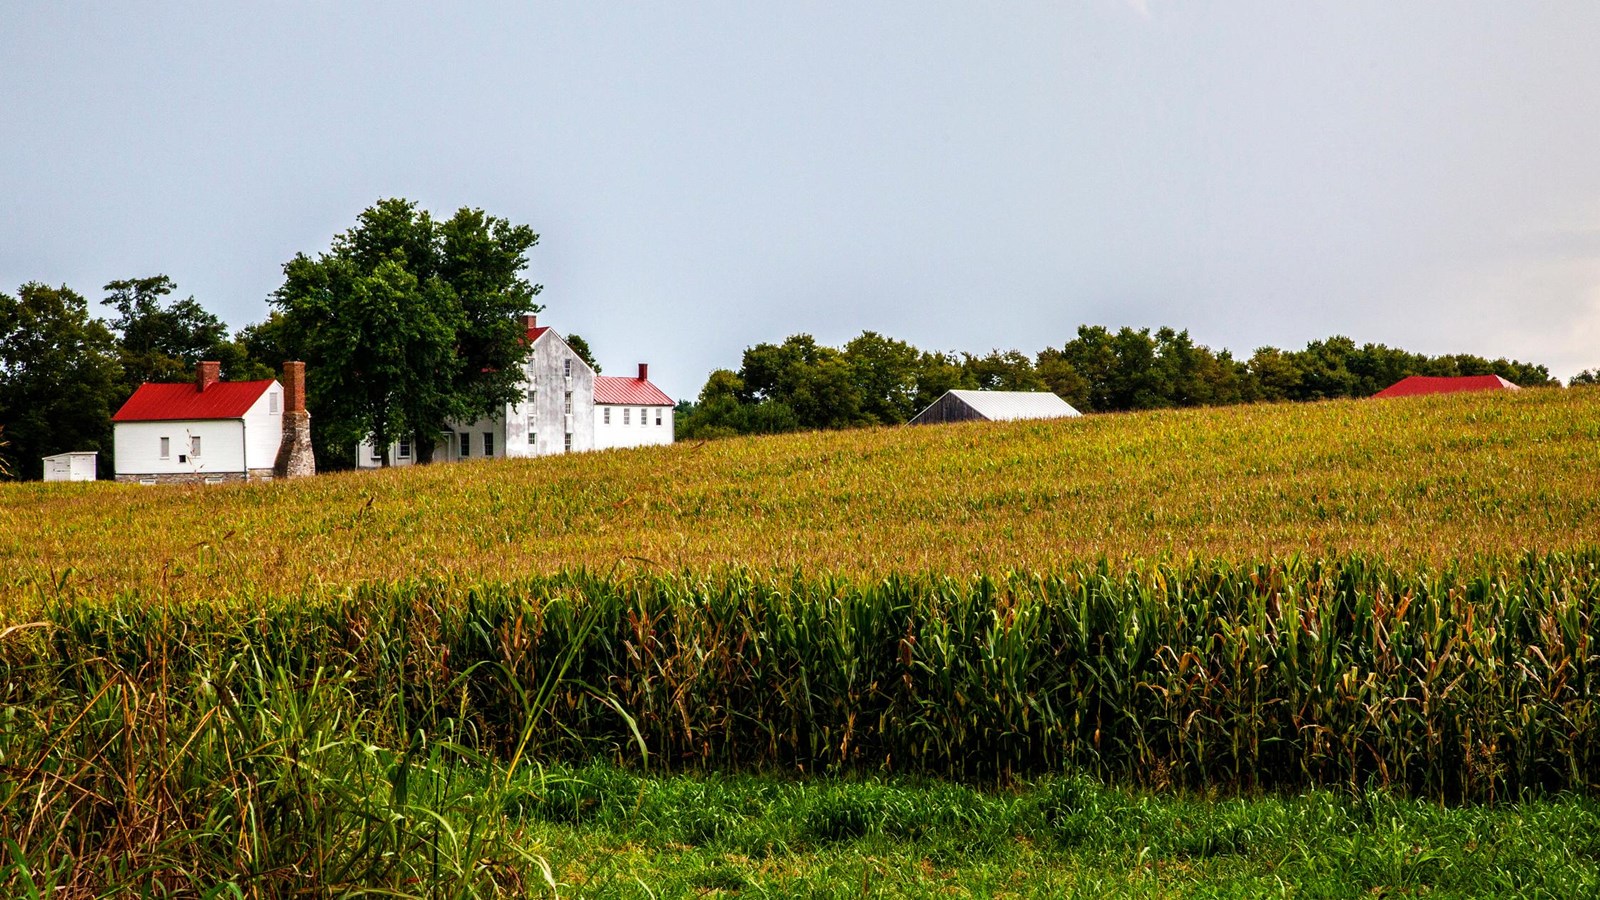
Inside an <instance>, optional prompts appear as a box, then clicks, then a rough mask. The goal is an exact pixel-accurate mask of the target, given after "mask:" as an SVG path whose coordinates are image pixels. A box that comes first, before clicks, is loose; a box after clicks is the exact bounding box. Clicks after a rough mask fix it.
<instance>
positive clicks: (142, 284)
mask: <svg viewBox="0 0 1600 900" xmlns="http://www.w3.org/2000/svg"><path fill="white" fill-rule="evenodd" d="M105 289H106V298H105V300H103V301H101V302H102V303H104V304H105V305H107V306H110V307H111V308H112V309H114V310H116V312H117V315H116V317H115V318H113V319H112V320H111V321H110V323H109V325H110V327H111V329H112V330H113V331H115V332H116V333H117V337H118V341H117V349H118V357H119V359H120V360H121V362H122V371H123V381H124V382H126V383H127V384H128V385H129V389H130V390H131V389H132V388H133V387H137V386H138V385H140V384H143V383H144V382H147V381H168V382H171V381H186V380H188V379H190V378H193V377H194V367H195V363H198V362H199V361H201V360H202V359H207V360H216V361H217V362H220V363H222V377H223V378H225V379H227V380H228V381H254V380H258V379H262V378H271V377H272V375H273V371H274V368H275V366H276V365H277V364H278V363H279V362H281V361H282V360H279V359H272V358H271V357H267V358H252V357H251V355H250V354H249V352H248V350H247V349H246V348H245V347H244V346H243V345H242V344H241V343H239V342H237V341H234V340H230V339H229V337H228V326H227V325H225V324H224V323H223V321H222V320H221V319H219V318H217V317H216V315H214V314H212V313H210V312H208V311H207V310H206V309H205V307H203V306H201V305H200V304H199V303H198V302H197V301H196V300H195V299H194V298H193V297H189V298H187V299H184V300H177V301H173V302H171V303H168V304H165V305H164V304H163V298H164V297H166V296H167V295H169V294H171V293H172V292H173V291H174V290H176V289H177V285H176V284H174V283H173V281H172V279H171V278H168V277H167V276H165V275H155V276H152V277H149V278H129V279H124V280H121V281H113V282H111V283H110V284H108V285H106V286H105Z"/></svg>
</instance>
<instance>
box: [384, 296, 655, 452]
mask: <svg viewBox="0 0 1600 900" xmlns="http://www.w3.org/2000/svg"><path fill="white" fill-rule="evenodd" d="M522 323H523V326H524V328H525V329H526V333H527V341H528V345H529V350H528V357H527V359H526V360H524V362H523V370H522V383H521V384H520V385H519V387H518V397H517V400H516V401H515V402H513V403H508V404H506V405H505V406H504V408H502V409H500V410H497V411H496V413H495V415H493V416H490V417H488V418H483V419H479V420H478V421H476V422H452V423H451V424H450V426H449V428H448V429H447V430H445V431H444V432H442V433H441V434H440V435H439V439H438V442H437V443H436V444H434V447H433V459H434V461H435V462H444V461H455V460H463V459H479V458H488V459H499V458H504V457H524V456H546V455H549V454H553V453H572V452H576V451H579V450H601V449H606V448H609V447H637V446H641V445H644V444H670V443H672V405H673V404H672V400H671V399H670V398H669V397H667V395H666V394H664V393H662V392H661V389H660V388H657V387H656V386H655V385H653V384H651V383H650V381H649V378H648V377H647V376H648V374H649V373H648V369H647V367H646V366H644V365H640V366H639V377H638V378H613V377H609V376H605V375H596V374H595V371H594V369H593V368H591V367H590V366H589V364H588V363H586V362H584V361H583V357H581V356H579V355H578V354H577V352H576V351H574V350H573V349H572V348H571V347H570V346H568V345H567V342H566V340H564V339H563V338H562V337H561V335H560V334H559V333H557V332H556V330H555V329H553V328H550V327H548V326H541V325H540V324H539V320H538V317H537V316H523V317H522ZM416 460H417V452H416V448H414V447H412V446H411V442H410V441H409V440H402V441H396V442H395V443H393V444H392V445H390V447H389V464H390V465H394V466H409V465H412V464H413V463H415V462H416ZM356 465H357V466H358V467H360V468H364V469H370V468H376V467H378V466H381V465H383V459H382V457H381V456H380V454H379V453H378V450H377V448H376V447H374V446H373V445H372V444H371V443H370V442H368V441H363V442H361V444H360V445H358V446H357V447H356Z"/></svg>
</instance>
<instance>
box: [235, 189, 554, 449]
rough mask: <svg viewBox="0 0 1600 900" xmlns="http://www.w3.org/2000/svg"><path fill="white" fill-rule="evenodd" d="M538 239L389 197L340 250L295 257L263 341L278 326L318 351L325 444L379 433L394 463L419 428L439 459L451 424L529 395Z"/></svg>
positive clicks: (376, 437)
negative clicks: (394, 454) (522, 389)
mask: <svg viewBox="0 0 1600 900" xmlns="http://www.w3.org/2000/svg"><path fill="white" fill-rule="evenodd" d="M537 242H538V235H536V234H534V233H533V231H532V230H531V229H529V228H528V227H527V226H523V225H512V224H511V223H509V222H507V221H506V220H504V219H498V218H495V217H493V216H486V215H484V213H483V212H482V211H481V210H474V209H466V208H463V209H461V210H459V211H457V212H456V214H455V215H454V216H452V217H451V218H449V219H448V220H445V221H442V222H440V221H435V220H434V219H433V217H432V216H430V215H429V214H428V213H427V212H426V211H420V210H418V209H417V208H416V205H415V204H413V203H411V202H409V201H406V200H400V199H390V200H382V201H380V202H378V203H377V204H376V205H374V206H372V207H369V208H368V209H366V210H365V211H363V212H362V213H361V215H360V217H359V219H358V221H357V224H356V226H355V227H354V228H352V229H351V230H349V231H347V232H345V233H343V234H340V235H338V236H337V237H335V238H334V241H333V246H332V248H331V249H330V250H329V251H328V252H326V253H323V254H321V255H320V256H318V257H317V258H316V259H312V258H310V257H308V256H305V255H304V254H301V255H298V256H296V257H295V258H294V259H293V260H291V261H289V262H288V263H286V264H285V265H284V283H283V286H282V287H280V288H279V289H278V290H277V292H276V293H275V294H274V295H273V301H272V302H273V304H274V305H275V306H276V307H277V309H278V310H279V311H280V312H281V314H282V319H281V320H280V321H279V323H278V324H271V323H272V320H269V323H268V324H267V325H266V327H264V328H263V329H262V330H261V331H258V332H256V333H254V334H252V335H250V336H249V337H250V338H251V339H253V340H259V341H267V342H270V341H272V340H273V339H274V333H276V335H277V336H278V339H279V340H281V341H282V342H283V343H286V344H288V345H290V347H291V349H293V350H295V351H297V352H296V354H295V355H297V356H298V357H300V358H302V359H304V360H305V362H306V364H307V381H308V384H307V394H308V399H307V403H308V408H309V409H310V411H311V413H312V416H313V418H314V419H315V420H316V421H317V423H318V424H317V428H316V429H314V431H313V434H314V436H315V438H316V440H317V442H318V448H319V451H334V452H337V451H336V450H335V448H338V447H353V446H354V445H355V443H356V442H357V441H360V440H363V439H366V440H371V441H372V442H373V443H374V445H375V446H376V447H378V448H379V452H380V454H382V456H383V457H384V459H385V460H387V456H388V448H389V446H390V444H391V443H392V442H393V441H395V440H397V439H399V438H401V437H408V438H410V439H411V440H412V441H413V443H414V446H415V447H416V453H417V459H418V460H419V461H421V462H427V461H429V460H430V459H431V458H432V455H433V448H434V445H435V442H436V439H437V437H438V435H439V433H440V432H441V431H442V430H444V428H445V426H446V424H447V423H448V422H450V421H460V420H467V421H470V420H473V419H477V418H479V417H481V416H485V415H490V414H492V413H493V412H494V411H495V410H496V408H497V407H499V406H501V405H503V404H505V403H508V402H510V401H512V400H513V399H514V398H515V396H516V388H517V384H518V382H519V380H520V378H521V374H522V373H521V367H522V363H523V359H524V357H525V356H526V352H527V348H526V346H525V341H524V340H523V338H522V334H521V325H520V323H519V322H518V316H520V315H521V314H524V313H530V312H537V311H538V310H539V309H540V307H539V306H537V305H536V304H535V303H534V302H533V298H534V296H535V295H537V294H538V292H539V287H538V286H537V285H533V284H530V283H529V282H528V281H527V280H526V279H524V278H523V277H522V274H521V273H522V271H523V269H525V268H526V267H527V259H526V253H527V251H528V250H529V249H530V248H532V247H533V246H534V245H535V244H536V243H537ZM321 455H322V454H321V453H319V456H321ZM340 455H342V454H340Z"/></svg>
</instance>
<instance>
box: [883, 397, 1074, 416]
mask: <svg viewBox="0 0 1600 900" xmlns="http://www.w3.org/2000/svg"><path fill="white" fill-rule="evenodd" d="M947 398H948V399H950V400H954V401H955V402H957V403H960V404H961V405H962V406H965V407H966V408H967V409H969V410H971V411H972V412H973V413H974V415H973V416H971V418H979V419H987V420H989V421H991V422H1009V421H1013V420H1017V419H1068V418H1072V417H1073V416H1079V415H1082V413H1080V412H1078V411H1077V410H1076V409H1073V408H1072V404H1070V403H1068V402H1067V401H1065V400H1063V399H1061V398H1060V397H1057V396H1056V395H1055V394H1052V393H1050V392H1049V391H947V392H945V394H944V395H943V396H941V397H940V398H939V399H938V400H935V401H934V402H933V403H931V404H929V405H928V408H927V409H924V410H923V411H922V412H920V413H917V415H916V416H915V417H913V418H912V419H911V422H912V423H917V420H918V419H922V418H923V417H924V416H925V415H926V414H927V413H928V412H929V410H932V409H934V408H935V407H938V406H940V405H941V404H943V403H945V402H946V399H947Z"/></svg>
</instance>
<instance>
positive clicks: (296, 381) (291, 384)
mask: <svg viewBox="0 0 1600 900" xmlns="http://www.w3.org/2000/svg"><path fill="white" fill-rule="evenodd" d="M305 408H306V364H305V363H303V362H286V363H284V364H283V411H284V412H286V413H288V412H304V411H305Z"/></svg>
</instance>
